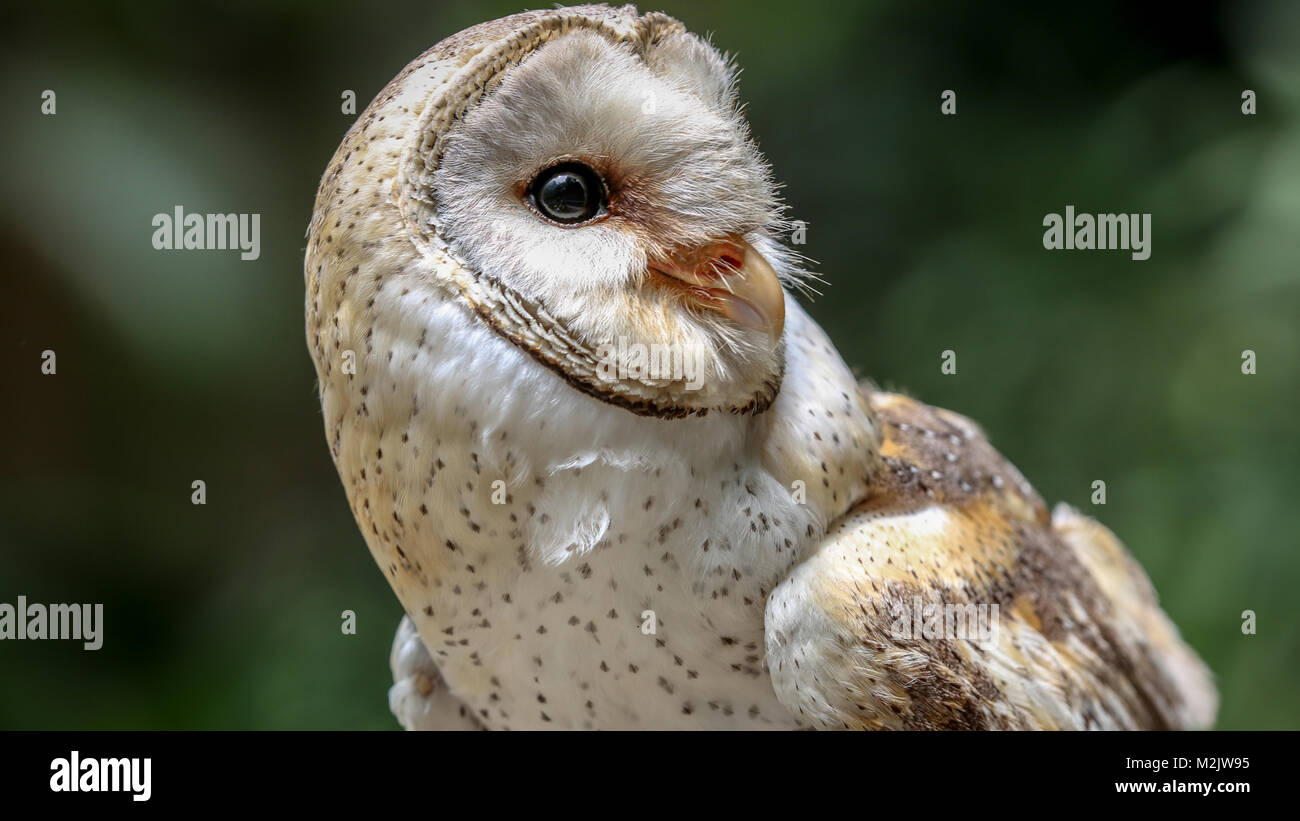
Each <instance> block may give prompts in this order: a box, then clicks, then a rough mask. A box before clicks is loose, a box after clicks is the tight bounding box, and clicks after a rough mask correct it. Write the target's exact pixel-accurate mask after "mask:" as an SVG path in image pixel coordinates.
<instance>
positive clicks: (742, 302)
mask: <svg viewBox="0 0 1300 821" xmlns="http://www.w3.org/2000/svg"><path fill="white" fill-rule="evenodd" d="M649 267H650V270H651V271H653V272H655V273H657V274H660V275H661V276H665V277H670V278H672V279H674V280H677V281H678V282H680V283H682V284H684V285H685V286H687V287H686V290H687V291H688V292H689V296H690V298H691V299H692V300H693V301H694V302H695V303H696V304H697V305H699V306H700V307H701V308H705V309H708V310H711V311H717V312H718V313H720V314H722V315H723V316H725V317H727V318H728V319H730V320H731V321H733V322H735V323H736V324H738V325H743V326H744V327H746V328H753V329H754V330H758V331H763V332H764V333H766V334H767V335H768V336H769V337H770V338H771V339H772V341H773V343H775V342H776V340H778V339H780V338H781V331H782V329H783V328H784V327H785V291H784V290H782V288H781V280H780V279H779V278H778V277H777V275H776V271H774V270H772V266H771V265H769V264H768V262H767V260H766V259H764V258H763V255H762V254H760V253H759V252H758V251H755V250H754V248H753V246H751V245H749V244H748V243H744V242H715V243H713V244H712V245H708V246H705V247H704V248H701V249H700V250H699V251H698V252H696V253H695V254H692V255H691V256H690V257H679V258H676V259H669V260H652V261H651V262H650V266H649Z"/></svg>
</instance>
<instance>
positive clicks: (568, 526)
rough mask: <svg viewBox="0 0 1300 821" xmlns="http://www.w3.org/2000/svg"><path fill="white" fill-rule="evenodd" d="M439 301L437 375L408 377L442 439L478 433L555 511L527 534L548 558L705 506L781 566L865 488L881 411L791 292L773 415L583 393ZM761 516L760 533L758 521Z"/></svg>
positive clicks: (738, 539)
mask: <svg viewBox="0 0 1300 821" xmlns="http://www.w3.org/2000/svg"><path fill="white" fill-rule="evenodd" d="M436 310H437V312H438V314H437V316H433V317H429V318H428V324H429V326H431V327H437V328H441V329H442V330H443V333H442V334H440V335H439V337H440V341H435V340H434V339H433V337H434V334H433V333H432V332H431V333H430V334H429V335H428V336H429V338H428V339H427V340H426V344H427V345H432V346H435V347H436V348H437V349H436V350H431V351H429V353H430V355H431V356H430V359H431V360H432V361H434V362H436V363H437V365H436V370H435V379H434V380H432V381H430V380H428V378H427V376H428V374H427V373H412V374H410V383H409V384H411V386H412V387H413V389H415V390H417V391H419V390H424V391H425V392H426V393H427V395H426V396H425V397H422V399H421V414H422V415H424V414H426V413H428V414H429V415H430V416H432V421H434V423H435V425H436V429H437V430H438V431H440V436H441V437H442V438H443V439H446V438H448V437H450V436H467V437H469V438H470V440H471V441H470V442H469V443H468V447H469V449H470V450H471V451H472V452H473V453H474V454H475V459H476V460H477V461H476V467H475V471H476V473H478V472H480V471H481V475H482V476H501V477H504V482H505V485H506V487H507V489H509V490H511V491H512V492H513V491H514V489H516V488H522V487H524V486H527V487H529V488H530V491H529V492H530V493H535V494H536V495H537V500H536V504H537V506H538V507H539V508H540V507H544V509H546V510H548V511H549V516H548V517H546V521H544V522H543V521H540V520H539V521H533V522H529V523H528V524H529V527H530V528H531V532H528V533H525V534H523V535H524V538H525V540H526V541H527V542H528V543H529V544H530V545H531V546H532V548H533V550H534V552H535V553H537V554H538V555H539V556H540V557H541V558H543V559H545V560H548V561H555V562H560V561H567V560H569V559H570V558H571V557H572V558H576V557H579V556H581V555H583V554H584V553H585V552H587V551H590V550H592V549H595V548H596V547H597V546H598V545H599V544H601V542H602V540H604V539H608V538H609V537H610V536H611V535H612V534H613V532H614V530H615V529H619V528H621V529H622V530H623V531H624V532H626V531H628V530H629V529H634V528H638V527H647V528H652V529H653V528H659V527H662V526H664V523H668V524H671V523H672V522H674V521H679V520H680V521H693V520H696V519H699V518H700V513H699V511H700V509H701V508H702V507H704V506H706V505H707V509H708V520H709V521H710V522H711V523H712V524H711V525H710V527H711V529H712V530H713V531H714V532H715V533H716V534H718V536H719V537H721V538H725V539H728V540H731V541H733V542H734V545H733V548H734V549H736V550H738V551H743V552H747V553H750V554H753V555H755V556H760V557H763V556H769V555H772V556H773V559H772V561H773V572H778V571H780V570H782V569H783V567H778V566H777V565H780V564H782V563H784V562H786V561H793V559H794V558H795V554H796V553H797V552H798V549H799V547H800V546H802V545H803V544H806V543H809V542H811V541H814V540H815V539H817V538H819V537H820V535H821V534H822V533H823V532H824V530H825V528H826V526H827V525H828V524H829V523H830V522H832V521H833V520H835V519H836V518H838V517H839V516H841V515H842V514H843V513H844V512H845V511H847V510H848V508H849V507H850V506H851V505H852V504H853V502H855V501H857V500H858V499H860V498H862V497H863V496H864V495H865V492H866V484H867V480H868V477H869V476H870V475H871V474H872V471H873V469H874V465H875V463H876V460H877V458H878V452H879V443H878V433H877V428H876V424H875V420H874V419H873V418H872V416H871V413H870V411H869V409H868V408H867V406H866V403H865V400H864V399H863V398H862V395H861V392H860V390H859V389H858V386H857V384H856V382H855V380H854V378H853V376H852V374H851V373H850V372H849V370H848V368H847V367H846V366H845V364H844V363H843V361H842V360H841V359H840V357H839V356H838V354H837V353H835V349H834V347H833V346H832V345H831V344H830V342H829V340H828V339H827V338H826V336H825V334H824V332H823V331H822V330H821V328H819V327H818V326H817V325H816V323H815V322H813V320H812V319H811V318H809V317H808V316H807V314H806V313H804V312H803V310H802V309H801V308H800V307H799V306H798V304H797V303H796V302H795V301H794V300H793V299H792V298H791V299H789V301H788V306H787V331H786V334H787V336H786V346H787V347H786V361H787V364H786V373H785V377H784V382H783V385H782V388H781V390H780V392H779V394H778V395H777V397H776V399H775V400H774V401H773V403H772V404H771V406H770V407H769V408H768V409H767V411H766V412H764V413H762V414H758V415H752V416H742V415H733V414H720V413H719V414H709V415H707V416H704V417H689V418H681V419H656V418H650V417H646V416H639V415H636V414H633V413H630V412H628V411H627V410H625V409H623V408H620V407H617V406H614V405H610V404H606V403H603V402H600V401H598V400H596V399H593V398H592V397H589V396H587V395H585V394H583V393H580V392H578V391H575V390H574V389H573V388H572V386H571V385H570V384H568V383H567V382H566V381H565V380H564V379H562V378H560V377H558V376H557V375H556V374H554V373H552V372H551V370H549V369H547V368H545V367H543V366H541V365H540V364H539V363H537V362H536V361H535V360H534V359H533V358H531V357H530V356H528V355H527V354H526V353H524V352H522V351H520V350H519V349H518V348H516V347H514V346H512V345H510V344H509V343H508V342H507V341H506V340H504V339H503V338H502V337H501V336H499V335H498V334H496V333H494V332H493V331H492V330H491V329H489V328H488V327H487V326H485V325H484V324H483V323H482V322H481V321H478V318H477V317H474V316H473V315H471V314H469V313H468V312H466V311H464V310H463V308H461V307H460V306H456V305H452V304H446V305H443V306H441V307H439V308H437V309H436ZM413 364H415V363H414V362H413ZM393 367H396V368H402V367H403V365H402V363H400V362H399V361H394V363H393ZM399 376H400V375H399ZM402 381H404V380H402V379H401V378H399V379H398V380H397V382H398V383H399V385H400V383H401V382H402ZM429 388H432V389H431V390H430V389H429ZM426 407H427V408H428V410H427V411H426V410H425V409H424V408H426ZM697 503H698V504H697ZM757 512H763V513H764V518H765V520H766V522H767V524H766V525H765V527H767V530H766V531H764V530H763V528H761V527H754V526H753V522H752V521H751V519H752V518H753V517H754V516H755V515H756V513H757ZM706 538H710V537H709V536H701V537H700V541H701V542H702V541H703V540H704V539H706ZM775 554H781V557H782V558H780V559H777V558H775Z"/></svg>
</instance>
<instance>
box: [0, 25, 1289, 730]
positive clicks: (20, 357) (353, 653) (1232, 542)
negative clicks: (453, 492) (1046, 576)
mask: <svg viewBox="0 0 1300 821" xmlns="http://www.w3.org/2000/svg"><path fill="white" fill-rule="evenodd" d="M543 5H544V4H543ZM661 7H662V8H663V10H665V11H668V12H670V13H673V14H675V15H676V16H678V17H680V18H681V19H683V20H684V21H685V22H686V23H687V24H688V25H689V26H691V28H692V29H693V30H695V31H699V32H705V33H711V34H712V37H713V40H714V42H715V43H716V44H717V45H718V46H720V47H721V48H723V49H725V50H727V51H730V52H733V53H735V54H736V55H737V57H738V60H739V63H740V65H741V66H743V68H744V74H743V76H742V83H741V90H742V97H743V99H744V100H745V101H746V103H747V106H748V109H747V110H748V114H749V116H750V119H751V121H752V123H753V127H754V134H755V136H756V138H757V139H758V140H759V142H760V144H761V145H762V147H763V149H764V150H765V151H766V152H767V154H768V156H769V158H770V159H771V161H772V163H773V165H774V167H775V169H776V172H777V175H778V177H779V178H780V179H782V180H783V181H784V182H785V184H786V188H785V194H786V196H787V198H788V201H789V203H790V205H791V214H790V216H791V217H792V218H794V219H801V220H805V221H807V223H808V224H809V231H808V244H807V245H806V246H804V247H803V248H801V250H803V251H804V252H805V253H807V254H808V255H809V256H810V257H813V258H814V259H816V260H817V263H818V264H817V270H818V271H819V272H820V273H821V274H822V275H823V276H824V277H825V279H826V280H827V283H828V284H827V285H826V286H824V287H823V291H824V297H823V298H821V299H818V300H814V301H812V302H811V303H810V304H809V307H810V310H811V311H812V313H813V315H814V316H815V317H816V318H817V319H818V320H819V321H820V322H822V323H823V325H824V326H825V327H826V328H827V330H828V331H829V332H830V334H831V336H832V338H833V339H834V340H835V341H836V343H837V344H838V346H839V348H840V350H841V351H842V352H843V354H844V356H845V358H846V359H847V360H848V361H849V363H850V364H851V365H852V366H854V367H855V368H856V369H858V370H859V372H860V373H862V374H863V375H864V376H870V377H871V378H873V379H875V380H876V381H877V382H878V383H880V384H881V385H883V386H885V387H890V388H897V389H903V390H906V391H907V392H909V393H911V394H913V395H916V396H918V397H921V398H923V399H925V400H926V401H929V402H932V403H935V404H939V405H942V406H945V407H950V408H953V409H954V410H957V411H960V412H962V413H965V414H968V415H970V416H972V417H973V418H975V419H976V420H977V421H978V422H979V423H980V424H982V425H983V426H984V427H985V429H986V430H987V432H988V433H989V435H990V436H991V438H992V440H993V442H994V443H995V444H996V445H997V446H998V447H999V448H1000V449H1001V450H1002V451H1003V452H1004V453H1006V454H1007V455H1008V456H1009V457H1010V458H1011V459H1012V460H1014V461H1015V462H1016V463H1017V464H1018V465H1019V466H1020V468H1021V469H1022V470H1023V471H1024V472H1025V474H1026V475H1027V476H1029V478H1030V479H1031V480H1032V481H1033V482H1034V483H1035V484H1036V485H1037V487H1038V488H1039V489H1040V491H1041V492H1042V494H1043V496H1044V497H1045V498H1047V499H1048V500H1049V501H1054V500H1057V499H1060V500H1064V501H1068V502H1071V503H1073V504H1075V505H1077V506H1080V507H1082V508H1083V509H1084V510H1085V511H1087V512H1089V513H1093V514H1096V515H1098V516H1099V517H1100V518H1101V519H1102V520H1103V521H1105V522H1106V523H1107V524H1109V525H1110V526H1111V527H1112V528H1113V529H1114V530H1115V531H1116V532H1117V533H1118V534H1119V535H1120V537H1121V538H1123V539H1124V540H1125V541H1126V542H1127V543H1128V544H1129V546H1130V547H1131V548H1132V550H1133V552H1134V553H1135V554H1136V555H1137V556H1138V557H1139V559H1140V560H1141V561H1142V563H1143V564H1144V565H1145V567H1146V568H1147V570H1148V571H1149V572H1150V574H1151V576H1152V578H1153V580H1154V582H1155V584H1156V586H1157V588H1158V589H1159V591H1160V594H1161V597H1162V600H1163V602H1164V604H1165V606H1166V608H1167V609H1168V610H1169V612H1170V613H1171V614H1172V616H1173V617H1174V619H1175V621H1176V622H1177V623H1178V624H1179V625H1180V626H1181V628H1182V630H1183V631H1184V634H1185V635H1186V636H1187V638H1188V639H1189V640H1190V642H1191V643H1192V644H1193V645H1194V646H1195V647H1196V648H1197V649H1198V650H1199V651H1200V652H1201V653H1202V654H1203V655H1204V657H1205V658H1206V660H1207V661H1208V662H1209V663H1210V665H1211V667H1212V668H1213V669H1214V670H1215V672H1216V673H1217V675H1218V677H1219V682H1220V686H1221V689H1222V693H1223V708H1222V712H1221V720H1220V726H1222V727H1289V728H1296V727H1300V702H1298V701H1297V698H1296V696H1295V691H1296V685H1297V682H1298V681H1300V619H1298V618H1297V616H1298V615H1300V603H1298V602H1300V596H1297V593H1296V591H1295V590H1294V589H1293V585H1294V584H1296V583H1297V581H1298V580H1300V573H1298V572H1297V571H1298V570H1300V552H1298V551H1297V549H1296V548H1297V535H1296V534H1297V533H1300V505H1297V504H1296V501H1295V498H1294V497H1295V496H1296V494H1297V491H1298V490H1300V435H1297V433H1296V423H1295V418H1294V417H1295V411H1296V408H1297V406H1298V405H1300V372H1298V371H1297V365H1296V353H1297V350H1298V349H1300V344H1298V343H1300V339H1297V336H1298V335H1300V329H1298V328H1297V318H1298V317H1300V230H1298V228H1300V226H1298V225H1297V215H1300V47H1298V46H1300V6H1297V5H1296V4H1293V3H1292V4H1288V3H1286V2H1282V1H1281V0H1277V1H1276V2H1252V3H1244V4H1239V5H1232V6H1224V7H1219V6H1203V7H1199V8H1195V9H1184V10H1182V11H1180V13H1179V14H1178V15H1177V17H1176V18H1174V17H1171V16H1169V15H1168V14H1166V13H1165V12H1164V11H1163V10H1162V9H1160V7H1153V8H1152V9H1151V10H1149V11H1148V10H1142V9H1136V8H1133V7H1132V4H1128V3H1122V2H1114V3H1103V4H1102V5H1101V6H1097V5H1096V4H1089V5H1087V6H1083V7H1078V8H1075V9H1072V10H1069V11H1061V10H1057V9H1053V10H1052V11H1050V12H1049V11H1047V10H1046V9H1045V7H1043V6H1042V4H1038V3H1030V2H1017V3H1012V4H1009V5H1003V6H1000V7H999V6H989V5H988V4H982V5H972V6H968V5H967V4H962V3H935V4H911V3H906V2H878V3H861V4H856V5H855V4H847V3H834V2H798V3H788V2H767V3H755V2H749V1H748V0H746V1H745V2H742V1H741V0H733V1H731V2H719V3H697V2H689V3H688V2H665V3H663V4H662V6H661ZM646 8H648V7H646ZM517 10H519V7H518V6H516V5H514V4H512V3H504V2H467V1H466V0H457V2H451V3H429V2H414V0H411V1H409V2H399V3H391V4H386V3H365V4H355V5H351V4H343V3H337V2H323V3H321V2H318V3H294V2H280V3H235V4H231V5H225V6H221V7H217V6H213V5H209V4H207V3H197V4H194V3H191V4H183V5H172V4H164V3H161V2H145V3H125V2H110V3H102V4H86V5H85V6H84V7H82V6H73V5H69V4H63V3H58V2H55V3H49V4H40V6H39V10H37V8H36V7H34V6H33V7H29V8H27V9H25V10H18V9H14V8H11V9H9V10H7V11H4V12H0V32H3V33H2V34H0V44H2V45H3V48H2V49H0V64H3V80H2V81H0V100H2V101H3V106H4V111H5V112H6V116H5V127H4V130H3V134H0V146H2V147H3V149H4V153H5V156H8V157H9V158H10V159H9V162H8V163H6V173H5V174H4V175H2V176H0V191H2V192H3V197H0V209H3V224H2V225H0V244H2V245H3V250H4V252H5V253H4V259H5V261H6V263H5V267H4V271H3V279H2V281H3V285H4V299H3V301H0V305H2V306H3V307H2V308H0V310H2V311H3V315H2V316H3V321H2V322H0V327H2V328H3V343H4V344H3V347H2V348H0V351H2V354H0V355H2V356H3V363H4V368H5V371H4V374H5V378H4V384H5V386H6V390H5V396H6V401H5V402H4V403H3V409H0V420H2V421H3V425H4V429H5V430H6V431H8V434H7V437H6V440H7V441H6V442H5V445H4V447H3V450H0V454H2V455H0V465H2V467H3V471H2V473H0V482H2V483H3V484H2V485H0V601H8V602H12V601H14V599H15V598H16V596H17V595H19V594H24V595H26V596H28V597H29V599H31V600H43V601H87V602H91V601H100V602H104V603H105V604H106V608H105V609H106V627H105V630H106V638H105V644H104V648H103V649H102V650H100V651H99V652H97V653H87V652H82V651H81V650H80V649H79V648H77V647H76V646H74V644H73V643H70V642H23V643H21V644H20V643H17V642H5V643H4V644H3V645H0V727H5V728H98V727H103V728H136V727H139V728H150V727H198V728H217V727H269V728H290V727H392V726H394V722H393V721H392V719H391V717H390V716H389V714H388V711H387V705H386V699H385V689H386V687H387V685H388V671H387V663H386V661H387V653H388V646H389V641H390V638H391V636H392V631H393V628H394V627H395V625H396V623H397V620H398V618H399V616H400V613H401V610H400V607H399V605H398V603H397V601H396V599H395V598H394V597H393V596H392V595H391V594H390V593H389V591H388V587H387V585H386V583H385V581H384V579H383V577H382V576H381V574H380V572H379V571H378V569H376V568H375V567H374V566H373V564H372V561H371V559H370V557H369V554H368V553H367V551H366V549H365V546H364V543H363V542H362V540H361V537H360V535H359V534H358V532H357V529H356V527H355V525H354V524H353V522H352V518H351V515H350V512H349V510H348V508H347V505H346V503H345V500H344V496H343V493H342V490H341V487H340V485H339V482H338V479H337V476H336V475H335V473H334V470H333V467H332V466H331V464H330V461H329V457H328V452H327V449H326V443H325V440H324V436H323V433H322V426H321V420H320V415H319V408H318V405H317V402H316V396H315V387H314V373H313V371H312V367H311V363H310V360H309V359H308V356H307V352H306V346H305V342H304V332H303V322H302V315H303V309H302V276H301V264H302V261H301V255H302V251H303V247H304V239H303V237H304V232H305V229H306V225H307V222H308V219H309V216H310V212H311V207H312V201H313V198H314V194H315V189H316V184H317V181H318V180H319V176H320V174H321V172H322V170H323V169H324V168H325V164H326V162H327V160H328V159H329V157H330V155H331V153H332V152H333V150H334V148H335V146H336V145H337V143H338V141H339V139H340V138H341V136H342V134H343V132H344V131H345V130H346V128H347V127H348V125H349V123H350V121H351V118H350V117H347V116H344V115H342V114H341V113H340V110H339V105H340V94H341V92H342V91H343V90H344V89H353V90H355V91H356V93H357V97H358V108H359V109H362V108H364V105H365V102H366V101H367V100H368V99H370V97H371V96H372V95H373V94H374V93H376V92H377V91H378V90H379V89H381V88H382V87H383V85H384V84H385V83H386V82H387V81H388V80H389V79H390V78H391V77H392V76H393V75H394V74H396V73H397V72H398V70H400V69H401V68H402V66H403V65H404V64H405V63H406V62H407V61H408V60H409V59H411V58H413V57H414V56H415V55H417V54H418V53H420V52H421V51H422V50H424V49H425V48H427V47H428V46H430V45H432V44H433V43H434V42H436V41H437V40H439V39H441V38H442V37H445V36H447V35H450V34H452V33H454V32H455V31H457V30H459V29H461V28H463V27H465V26H468V25H471V24H473V23H475V22H478V21H480V20H483V19H488V18H490V17H496V16H501V15H504V14H507V13H510V12H513V11H517ZM46 88H49V89H54V90H55V91H56V92H57V94H58V114H57V115H55V116H53V117H44V116H41V114H40V113H39V104H40V92H41V91H42V90H43V89H46ZM946 88H952V89H955V90H956V91H957V94H958V114H957V116H955V117H941V116H939V114H938V110H939V93H940V91H942V90H943V89H946ZM1245 88H1251V89H1254V90H1255V91H1256V92H1257V93H1258V96H1259V113H1258V115H1256V116H1254V117H1245V116H1242V114H1241V113H1240V94H1241V90H1242V89H1245ZM177 204H182V205H184V206H185V207H186V209H187V210H189V211H197V212H230V211H236V212H256V213H260V214H262V256H261V258H260V259H259V260H257V261H256V262H240V261H238V259H237V254H235V253H233V252H211V253H199V252H191V253H167V252H155V251H153V250H152V248H151V247H150V237H151V233H152V229H151V227H150V220H151V218H152V215H154V214H155V213H159V212H166V211H170V209H171V208H172V207H173V206H174V205H177ZM1067 204H1072V205H1074V206H1075V207H1076V208H1077V209H1078V210H1080V211H1088V212H1093V213H1096V212H1098V211H1133V212H1141V211H1146V212H1151V213H1152V214H1153V226H1154V238H1153V245H1152V248H1153V253H1152V256H1151V259H1150V260H1148V261H1145V262H1134V261H1131V260H1129V259H1128V256H1127V254H1125V253H1123V252H1118V251H1116V252H1093V253H1089V254H1081V253H1076V252H1068V251H1058V252H1047V251H1044V250H1043V248H1042V243H1041V238H1042V230H1043V229H1042V228H1041V221H1042V218H1043V216H1044V215H1045V214H1047V213H1049V212H1062V211H1063V210H1064V208H1065V206H1066V205H1067ZM46 348H52V349H54V350H56V351H57V353H58V357H59V358H58V365H59V372H58V375H57V377H53V378H48V377H42V376H41V375H40V374H39V355H40V352H41V351H42V350H44V349H46ZM1246 348H1251V349H1253V350H1255V351H1256V352H1257V353H1258V356H1259V373H1258V375H1256V376H1252V377H1247V376H1243V375H1242V374H1241V373H1240V356H1241V351H1242V350H1243V349H1246ZM944 349H953V350H955V351H957V354H958V373H957V375H956V376H943V375H941V374H940V371H939V355H940V352H941V351H942V350H944ZM197 478H201V479H204V480H206V481H207V483H208V504H207V505H206V506H205V507H195V506H192V505H191V504H190V501H189V495H190V490H189V486H190V482H191V481H192V480H194V479H197ZM1094 479H1104V480H1105V481H1106V482H1107V485H1108V491H1109V492H1108V504H1107V505H1106V507H1104V508H1093V507H1092V506H1091V505H1090V504H1089V495H1090V487H1091V483H1092V481H1093V480H1094ZM344 609H352V610H355V611H356V612H357V613H358V617H359V622H358V624H359V628H360V633H359V635H357V636H355V637H345V636H343V635H341V633H340V630H339V623H340V621H339V614H340V612H341V611H342V610H344ZM1246 609H1252V610H1255V611H1256V612H1257V613H1258V616H1259V634H1258V635H1255V636H1243V635H1242V634H1241V632H1240V614H1241V612H1242V611H1243V610H1246Z"/></svg>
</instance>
